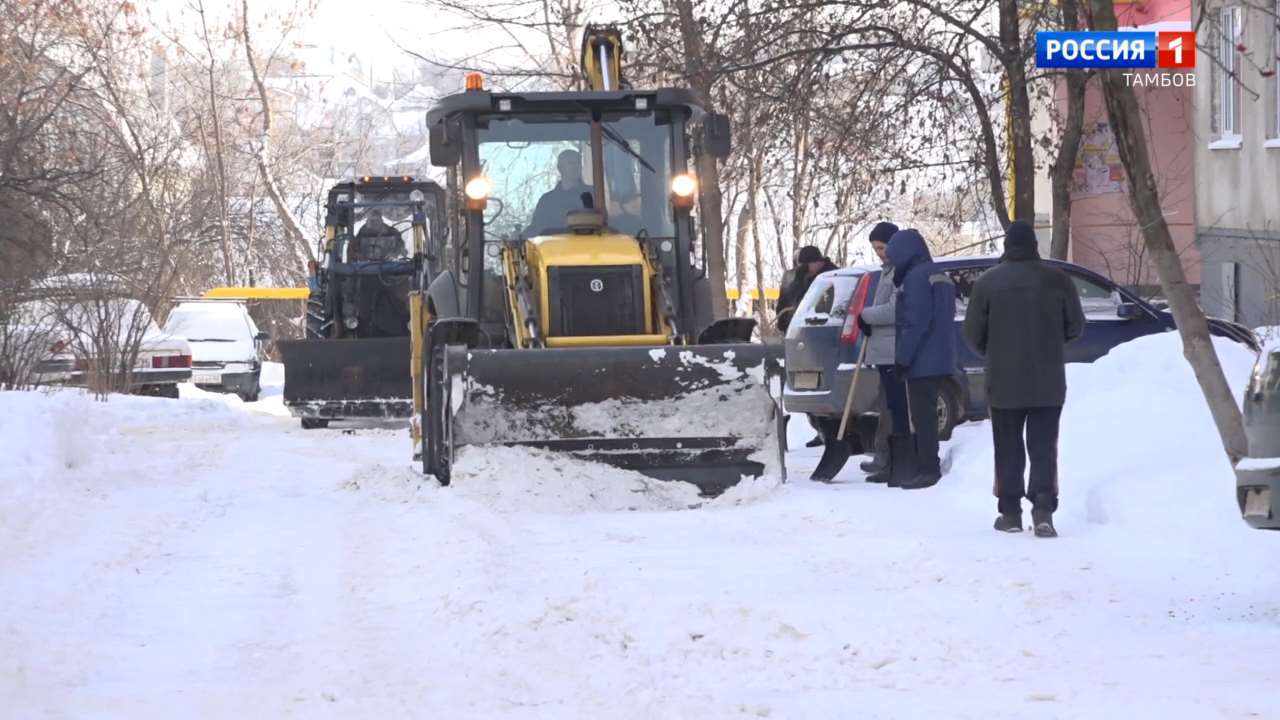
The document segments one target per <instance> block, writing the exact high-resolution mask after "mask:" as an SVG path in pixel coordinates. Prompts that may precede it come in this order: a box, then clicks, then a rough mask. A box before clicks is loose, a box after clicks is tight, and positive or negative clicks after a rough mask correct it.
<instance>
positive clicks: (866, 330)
mask: <svg viewBox="0 0 1280 720" xmlns="http://www.w3.org/2000/svg"><path fill="white" fill-rule="evenodd" d="M858 329H859V330H861V331H862V334H863V335H866V336H867V337H871V325H870V324H869V323H867V321H866V320H863V319H862V313H858Z"/></svg>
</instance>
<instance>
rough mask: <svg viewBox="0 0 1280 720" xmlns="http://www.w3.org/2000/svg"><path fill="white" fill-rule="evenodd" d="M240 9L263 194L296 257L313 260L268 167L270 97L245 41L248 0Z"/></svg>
mask: <svg viewBox="0 0 1280 720" xmlns="http://www.w3.org/2000/svg"><path fill="white" fill-rule="evenodd" d="M241 12H242V16H241V22H242V26H241V34H242V36H243V37H244V56H245V59H246V60H247V61H248V63H249V73H250V74H251V75H252V76H253V84H254V87H256V88H257V89H258V99H259V100H260V101H261V102H262V135H261V137H260V138H259V141H258V147H257V148H256V149H255V151H254V153H253V158H254V160H255V161H256V162H257V165H258V174H259V175H261V176H262V185H263V189H265V190H266V192H267V197H269V198H271V204H272V205H274V206H275V208H276V214H277V215H279V216H280V221H281V222H282V223H284V232H285V235H287V236H288V238H289V240H290V241H291V242H292V243H293V244H294V245H295V247H297V248H299V249H300V250H301V251H302V252H301V254H300V256H299V257H302V258H305V259H306V260H315V259H316V255H315V252H314V251H313V250H312V249H311V244H310V243H308V242H307V233H306V232H305V231H304V230H303V229H302V224H301V223H299V222H298V218H297V217H295V216H294V214H293V211H292V210H290V209H289V204H288V203H287V202H286V201H285V198H284V193H283V192H281V191H280V184H279V183H278V182H276V176H275V172H274V171H273V170H272V169H271V162H270V157H271V98H270V96H269V95H268V94H267V86H266V84H265V83H264V82H263V81H262V73H260V72H258V64H257V62H256V61H255V60H254V59H253V46H252V45H251V44H250V42H249V0H242V3H241Z"/></svg>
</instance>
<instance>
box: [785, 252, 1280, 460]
mask: <svg viewBox="0 0 1280 720" xmlns="http://www.w3.org/2000/svg"><path fill="white" fill-rule="evenodd" d="M997 262H999V258H998V257H996V256H984V257H965V258H941V259H939V260H937V265H938V267H940V268H941V269H943V270H945V271H946V272H947V273H948V274H949V275H950V276H951V279H952V280H953V281H954V282H955V287H956V323H955V327H956V333H957V335H959V334H960V323H961V321H962V320H963V319H964V312H965V308H966V307H967V306H968V300H969V294H970V292H972V290H973V283H974V281H975V280H977V279H978V276H979V275H981V274H982V273H983V272H984V271H986V270H987V269H989V268H991V267H992V266H994V265H995V264H996V263H997ZM1045 262H1047V263H1050V264H1052V265H1055V266H1057V267H1059V268H1061V269H1062V270H1064V271H1065V272H1066V273H1067V274H1068V275H1070V276H1071V279H1072V280H1073V281H1074V282H1075V286H1076V290H1077V291H1078V292H1079V293H1080V303H1081V305H1082V306H1083V308H1084V312H1085V319H1086V320H1087V325H1086V327H1085V331H1084V335H1083V336H1081V337H1080V338H1079V339H1078V340H1076V341H1075V342H1073V343H1071V344H1069V345H1068V346H1067V362H1093V361H1094V360H1097V359H1098V358H1100V357H1102V356H1103V355H1106V354H1107V353H1108V352H1109V351H1110V350H1111V348H1113V347H1115V346H1117V345H1119V344H1121V343H1124V342H1127V341H1129V340H1132V339H1134V338H1137V337H1141V336H1143V335H1150V334H1152V333H1158V332H1165V331H1168V330H1172V329H1174V324H1173V317H1172V316H1171V315H1169V313H1167V312H1165V311H1163V310H1160V309H1158V308H1156V307H1154V306H1152V305H1151V304H1150V303H1147V302H1145V301H1144V300H1142V299H1141V298H1139V297H1138V296H1136V295H1134V294H1133V293H1131V292H1129V291H1128V290H1126V289H1125V288H1122V287H1120V286H1119V285H1117V284H1115V283H1114V282H1112V281H1110V280H1108V279H1107V278H1105V277H1103V276H1101V275H1099V274H1097V273H1095V272H1093V271H1091V270H1087V269H1085V268H1083V267H1080V266H1079V265H1073V264H1071V263H1067V262H1060V261H1057V260H1046V261H1045ZM880 281H881V278H880V268H879V266H871V265H864V266H857V267H851V268H845V269H842V270H832V271H831V272H828V273H824V274H822V275H820V276H818V277H817V278H816V279H815V280H814V281H813V285H812V286H810V288H809V292H808V293H806V294H805V296H804V298H803V299H802V300H801V301H800V304H799V306H798V307H797V308H796V313H795V317H794V319H793V320H792V322H791V326H790V328H788V330H787V335H786V374H787V376H786V387H785V389H784V391H783V399H784V404H785V407H786V410H787V412H799V413H806V414H808V415H809V416H810V418H811V420H813V421H814V422H815V424H817V425H819V426H822V425H823V424H824V423H825V424H827V425H833V424H838V423H839V420H840V416H841V413H842V412H843V410H844V405H845V399H846V397H847V395H848V393H849V384H850V382H851V381H852V378H853V372H854V368H855V366H856V362H857V358H858V352H859V350H860V349H861V343H862V339H861V338H860V337H857V333H855V332H854V329H855V327H856V325H855V323H854V318H855V317H856V316H857V314H858V313H859V312H860V311H861V310H862V308H861V307H860V306H857V305H858V304H859V303H860V302H864V301H866V302H869V301H870V298H872V297H874V296H875V287H876V284H877V283H879V282H880ZM860 283H865V284H866V287H865V289H864V291H862V292H855V290H857V289H858V286H859V284H860ZM1209 329H1210V332H1212V333H1213V334H1214V335H1219V336H1223V337H1228V338H1231V339H1233V340H1236V341H1238V342H1241V343H1244V344H1246V345H1249V346H1250V347H1251V348H1253V349H1254V350H1255V351H1256V350H1257V348H1258V341H1257V338H1256V337H1254V335H1253V333H1252V332H1251V331H1250V330H1249V329H1248V328H1246V327H1244V326H1242V325H1239V324H1237V323H1233V322H1227V321H1225V320H1218V319H1212V318H1211V319H1210V320H1209ZM956 345H957V347H958V349H959V361H960V367H958V368H956V374H955V376H954V377H952V378H951V380H950V381H949V382H947V383H945V384H944V386H943V392H942V393H941V395H940V397H939V399H938V427H939V431H940V433H941V437H942V438H943V439H947V438H949V437H950V436H951V430H952V429H953V428H954V427H955V426H956V425H957V424H959V423H960V422H963V421H964V420H968V419H973V418H981V417H985V416H986V415H987V405H986V379H985V376H984V373H983V362H982V358H980V357H978V356H977V355H976V354H975V353H974V352H973V351H972V350H970V349H969V346H968V345H967V344H966V343H965V342H964V340H963V339H962V338H959V337H958V338H957V343H956ZM878 386H879V378H878V376H877V374H876V373H875V372H874V371H873V370H871V369H869V368H863V371H862V372H861V373H860V377H859V379H858V386H857V391H856V395H855V397H854V399H853V406H852V413H851V415H852V417H854V418H857V419H860V420H861V422H859V425H860V426H861V427H862V428H867V427H868V423H867V422H866V421H867V420H869V419H874V415H872V413H873V411H874V403H875V398H876V394H877V392H878V390H879V387H878ZM870 426H871V427H874V424H873V423H872V424H871V425H870ZM863 435H864V437H865V435H866V432H865V430H864V432H863Z"/></svg>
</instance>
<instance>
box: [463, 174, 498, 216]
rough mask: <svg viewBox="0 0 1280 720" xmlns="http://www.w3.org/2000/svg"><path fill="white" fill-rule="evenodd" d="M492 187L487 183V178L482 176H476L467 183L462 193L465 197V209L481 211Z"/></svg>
mask: <svg viewBox="0 0 1280 720" xmlns="http://www.w3.org/2000/svg"><path fill="white" fill-rule="evenodd" d="M491 189H493V186H492V185H491V184H490V183H489V178H487V177H485V176H483V175H477V176H475V177H473V178H471V179H470V180H468V181H467V184H466V185H465V186H464V187H463V188H462V191H463V192H464V193H465V194H466V196H467V208H468V209H471V210H483V209H484V208H485V205H487V204H488V203H487V202H486V201H487V200H488V199H489V191H490V190H491Z"/></svg>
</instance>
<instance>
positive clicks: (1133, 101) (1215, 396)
mask: <svg viewBox="0 0 1280 720" xmlns="http://www.w3.org/2000/svg"><path fill="white" fill-rule="evenodd" d="M1091 4H1092V9H1093V28H1094V29H1095V30H1115V29H1116V15H1115V7H1114V5H1113V4H1112V0H1091ZM1102 90H1103V97H1104V99H1105V100H1106V105H1107V117H1108V118H1109V119H1110V122H1111V126H1112V128H1114V131H1115V137H1116V145H1117V147H1118V149H1119V151H1120V160H1121V162H1122V163H1123V164H1124V168H1125V175H1126V177H1127V178H1128V184H1129V202H1130V205H1131V206H1132V208H1133V214H1134V217H1135V218H1137V220H1138V226H1139V227H1141V228H1142V236H1143V240H1144V241H1145V243H1146V247H1147V252H1148V253H1149V255H1150V257H1151V261H1152V264H1153V265H1155V268H1156V272H1157V274H1158V275H1159V277H1160V285H1161V287H1162V288H1163V289H1164V295H1165V297H1166V298H1168V300H1169V309H1170V311H1171V312H1172V313H1173V318H1174V322H1175V323H1176V324H1177V326H1178V333H1179V334H1180V335H1181V336H1182V346H1183V354H1184V355H1185V356H1186V358H1187V362H1188V363H1189V364H1190V365H1191V368H1192V370H1194V371H1195V375H1196V381H1197V382H1198V383H1199V384H1200V390H1201V392H1202V393H1204V398H1205V402H1206V404H1207V405H1208V406H1209V412H1210V413H1211V414H1212V416H1213V421H1214V425H1215V426H1216V427H1217V430H1218V435H1219V437H1220V439H1221V441H1222V447H1223V450H1224V451H1225V452H1226V455H1227V458H1228V459H1229V460H1230V461H1231V463H1232V464H1235V463H1236V462H1237V461H1238V460H1239V459H1240V458H1242V457H1244V456H1245V455H1246V453H1247V450H1248V445H1247V441H1246V438H1245V433H1244V422H1243V420H1242V418H1241V414H1240V406H1239V404H1237V402H1236V399H1235V397H1234V394H1233V393H1232V391H1231V386H1230V385H1228V384H1227V378H1226V376H1225V375H1224V374H1223V372H1222V365H1221V364H1220V363H1219V361H1218V355H1217V352H1215V350H1214V348H1213V341H1212V339H1211V338H1210V336H1209V324H1208V321H1207V320H1206V319H1205V315H1204V311H1203V310H1201V309H1200V306H1199V304H1198V303H1197V302H1196V296H1195V291H1194V289H1193V288H1192V287H1191V286H1190V285H1189V284H1188V283H1187V279H1186V275H1185V274H1184V273H1183V270H1182V262H1181V261H1180V260H1179V258H1178V254H1177V251H1176V250H1175V248H1174V246H1173V239H1172V237H1171V236H1170V234H1169V226H1168V223H1166V222H1165V217H1164V212H1163V210H1162V209H1161V206H1160V192H1159V190H1158V188H1157V187H1156V180H1155V174H1154V173H1153V172H1152V167H1151V159H1150V156H1149V154H1148V152H1147V139H1146V133H1145V131H1144V129H1143V127H1142V123H1141V121H1140V120H1139V118H1140V109H1139V106H1138V101H1137V98H1136V97H1135V95H1134V92H1133V88H1132V87H1129V85H1128V84H1127V83H1126V82H1125V79H1124V75H1123V73H1121V72H1120V71H1117V70H1106V71H1103V72H1102Z"/></svg>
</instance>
